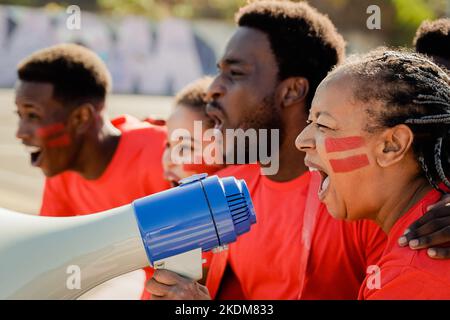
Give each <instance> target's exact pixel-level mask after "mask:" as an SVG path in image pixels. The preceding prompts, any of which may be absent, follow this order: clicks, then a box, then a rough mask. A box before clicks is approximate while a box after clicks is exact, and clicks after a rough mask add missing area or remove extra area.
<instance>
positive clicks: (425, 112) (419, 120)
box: [329, 48, 450, 193]
mask: <svg viewBox="0 0 450 320" xmlns="http://www.w3.org/2000/svg"><path fill="white" fill-rule="evenodd" d="M336 72H345V73H346V74H348V75H350V76H351V77H352V78H353V79H354V85H353V87H354V89H353V91H354V95H355V98H356V99H357V100H359V101H362V102H365V103H367V105H370V103H368V102H374V101H376V102H381V106H382V108H381V111H375V110H371V109H368V110H367V113H368V115H369V117H372V118H375V119H373V120H374V121H369V122H370V125H368V127H367V130H368V131H371V130H376V129H379V128H385V127H393V126H396V125H398V124H407V125H408V126H409V127H410V129H411V131H412V132H413V134H414V141H413V144H412V148H413V151H414V153H415V155H416V159H417V161H418V163H419V165H420V167H421V168H422V171H423V174H424V176H425V177H426V178H427V180H428V181H429V183H430V184H431V185H432V186H433V187H434V188H435V189H437V190H439V191H440V192H442V193H448V190H445V189H444V188H443V187H442V186H443V185H444V186H445V187H446V188H448V189H449V190H450V181H449V179H448V178H447V177H449V176H450V159H449V156H450V152H449V151H450V76H449V73H448V72H447V71H446V70H444V69H442V68H440V67H439V66H438V65H436V64H435V63H433V62H432V61H431V60H429V59H428V58H427V57H426V56H423V55H421V54H418V53H412V52H408V51H405V50H397V51H393V50H389V49H386V48H379V49H377V50H374V51H372V52H370V53H368V54H366V55H362V56H353V57H351V58H349V59H348V60H347V61H346V62H345V63H344V64H343V65H341V66H339V67H337V68H336V69H335V70H333V71H332V72H331V73H330V75H329V76H332V74H333V73H336Z"/></svg>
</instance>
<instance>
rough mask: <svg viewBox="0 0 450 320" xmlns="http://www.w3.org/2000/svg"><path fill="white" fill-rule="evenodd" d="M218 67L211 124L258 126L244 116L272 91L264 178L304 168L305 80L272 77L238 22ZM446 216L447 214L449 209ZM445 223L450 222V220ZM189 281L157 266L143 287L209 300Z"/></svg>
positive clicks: (282, 177) (266, 59)
mask: <svg viewBox="0 0 450 320" xmlns="http://www.w3.org/2000/svg"><path fill="white" fill-rule="evenodd" d="M218 67H219V74H218V75H217V76H216V78H215V80H214V82H213V83H212V84H211V86H210V88H209V92H208V98H209V99H210V100H211V101H212V102H211V103H210V104H209V105H208V107H207V112H208V115H209V116H211V117H212V118H213V119H214V120H215V123H216V128H219V129H220V130H221V131H222V132H225V129H227V128H231V129H235V128H243V129H245V128H256V129H258V127H257V126H256V127H255V126H251V125H253V124H252V123H251V122H250V121H249V120H248V119H251V118H252V117H253V118H255V117H256V116H257V113H258V112H260V111H261V106H262V105H264V103H265V97H267V93H269V92H273V93H274V94H273V96H274V99H273V102H274V106H272V107H273V108H272V110H271V112H275V111H278V112H279V114H280V119H281V123H282V126H283V129H284V135H283V139H282V141H280V152H279V160H280V167H279V168H280V169H279V171H278V173H277V174H275V175H268V176H267V178H269V179H271V180H274V181H281V182H282V181H289V180H292V179H295V178H297V177H298V176H300V175H302V174H303V173H305V172H306V170H307V168H306V166H305V165H304V161H303V159H304V154H302V153H301V152H300V151H299V150H298V149H296V147H295V139H296V137H297V136H298V134H299V133H300V132H301V131H302V130H303V129H304V128H305V126H306V120H307V115H306V114H307V113H306V96H307V94H308V90H309V85H308V80H307V79H305V78H302V77H293V78H288V79H285V80H283V81H277V80H276V78H277V77H276V75H277V74H278V65H277V63H276V60H275V56H274V55H273V53H272V50H271V47H270V42H269V39H268V37H267V36H266V35H265V34H264V33H262V32H260V31H258V30H255V29H250V28H244V27H239V28H238V29H237V31H236V32H235V33H234V35H233V37H232V38H231V40H230V41H229V43H228V45H227V47H226V49H225V54H224V56H223V57H222V59H221V60H220V61H219V63H218ZM272 116H274V115H273V114H272ZM261 118H262V119H260V121H258V122H262V123H263V122H264V121H263V120H264V119H263V118H264V117H261ZM263 170H264V168H263ZM446 215H447V216H448V217H449V219H450V210H447V213H446ZM446 222H447V226H449V225H450V221H448V220H446ZM439 239H441V240H442V237H441V238H438V240H439ZM194 283H195V281H192V280H190V279H187V278H183V277H181V276H178V275H176V274H174V273H173V272H170V271H162V270H157V271H156V272H155V274H154V276H153V278H152V279H150V280H149V281H148V282H147V284H146V289H147V290H148V291H149V292H150V293H152V295H156V297H153V298H154V299H167V300H171V299H194V300H199V299H209V298H210V297H209V294H208V291H207V289H206V288H205V287H203V286H200V285H198V284H194Z"/></svg>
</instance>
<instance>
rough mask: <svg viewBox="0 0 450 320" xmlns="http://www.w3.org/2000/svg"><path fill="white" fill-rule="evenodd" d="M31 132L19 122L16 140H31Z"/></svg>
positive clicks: (21, 121)
mask: <svg viewBox="0 0 450 320" xmlns="http://www.w3.org/2000/svg"><path fill="white" fill-rule="evenodd" d="M31 136H32V134H31V130H30V128H29V126H28V125H26V124H25V123H24V122H23V120H19V126H18V128H17V131H16V138H17V139H20V140H29V139H30V138H31Z"/></svg>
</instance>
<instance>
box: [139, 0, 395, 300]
mask: <svg viewBox="0 0 450 320" xmlns="http://www.w3.org/2000/svg"><path fill="white" fill-rule="evenodd" d="M237 23H238V26H239V27H238V29H237V31H236V32H235V33H234V35H233V37H232V38H231V40H230V41H229V43H228V45H227V47H226V49H225V53H224V55H223V57H222V59H221V60H220V62H219V64H218V67H219V74H218V75H217V76H216V78H215V80H214V82H213V83H212V85H211V87H210V89H209V94H208V95H209V99H210V100H211V102H210V104H209V106H208V114H209V115H210V116H211V117H212V118H213V119H215V122H216V128H218V129H220V130H221V131H225V130H226V129H237V128H241V129H249V128H253V129H271V128H278V129H279V130H280V150H279V152H278V155H279V164H280V165H279V170H278V172H277V173H276V174H274V175H265V173H266V167H265V166H261V165H259V164H254V165H251V164H250V165H241V166H231V167H229V168H226V169H224V170H222V171H221V172H220V174H219V175H221V176H229V175H232V176H235V177H236V178H239V179H245V181H246V182H247V185H248V187H249V190H250V193H251V196H252V199H253V202H254V206H255V210H256V213H257V218H258V222H257V224H256V225H255V226H254V227H253V228H252V231H251V232H249V233H248V234H245V235H243V236H242V237H240V238H239V240H238V241H237V242H236V243H233V244H232V245H230V247H229V250H227V251H224V252H221V253H220V254H216V255H215V256H214V258H213V260H212V263H211V267H210V272H209V274H208V279H207V288H208V290H209V294H210V296H211V297H212V298H218V299H228V298H231V299H241V298H244V299H356V298H357V297H358V291H359V288H360V285H361V283H362V282H363V280H364V278H365V276H366V270H367V267H368V266H370V265H373V264H375V263H376V262H377V261H378V258H379V257H380V255H381V253H382V251H383V248H384V245H385V241H386V236H385V235H384V234H383V232H382V231H381V229H379V228H378V227H377V226H375V225H374V224H373V223H371V222H368V221H362V222H356V223H348V222H342V221H338V220H334V219H333V218H332V217H331V216H330V215H329V214H328V213H327V212H326V210H325V208H324V206H322V205H321V204H320V203H319V200H318V196H317V191H318V189H319V188H323V186H321V182H322V181H321V179H317V175H312V174H311V173H310V172H308V170H307V168H306V167H305V166H304V163H303V155H301V154H300V153H299V151H298V150H297V149H296V148H295V139H296V137H297V135H298V134H299V133H300V132H301V131H302V129H303V128H304V127H305V126H306V120H307V113H308V111H309V107H310V104H311V101H312V98H313V95H314V92H315V89H316V88H317V86H318V84H319V83H320V81H321V80H322V79H323V78H324V77H325V76H326V75H327V73H328V72H329V71H330V70H331V69H332V68H333V66H334V65H336V64H337V63H339V62H340V61H342V59H343V58H344V41H343V39H342V37H341V36H340V35H339V34H338V33H337V31H336V29H335V27H334V26H333V24H332V23H331V21H330V20H329V19H328V18H327V17H326V16H324V15H322V14H320V13H319V12H317V11H316V10H315V9H313V8H311V7H310V6H309V5H308V4H306V3H291V2H282V1H261V2H255V3H252V4H250V5H247V6H245V7H244V8H241V10H240V11H239V13H238V15H237ZM258 143H261V142H258ZM225 145H226V146H227V149H228V151H230V146H229V143H228V142H227V141H225ZM247 147H248V148H249V149H251V148H257V146H256V145H248V146H247ZM248 151H249V150H247V152H248ZM272 152H276V150H272ZM147 290H149V291H150V292H151V293H152V294H153V298H154V299H208V298H210V296H209V295H208V290H206V288H204V287H202V286H200V285H199V284H198V283H196V282H193V281H190V280H187V279H184V278H182V277H179V276H178V275H176V274H174V273H171V272H168V271H164V270H157V272H156V273H155V275H154V277H153V279H151V280H150V281H149V282H148V283H147Z"/></svg>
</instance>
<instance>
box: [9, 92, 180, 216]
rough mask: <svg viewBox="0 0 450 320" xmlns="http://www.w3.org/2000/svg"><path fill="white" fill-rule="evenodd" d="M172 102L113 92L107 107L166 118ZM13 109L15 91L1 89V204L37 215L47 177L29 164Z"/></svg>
mask: <svg viewBox="0 0 450 320" xmlns="http://www.w3.org/2000/svg"><path fill="white" fill-rule="evenodd" d="M170 103H171V99H170V98H168V97H149V96H126V95H114V96H111V98H110V100H109V102H108V108H109V114H110V116H116V115H120V114H123V113H128V114H130V115H133V116H136V117H140V118H141V117H145V116H148V115H153V116H155V117H156V116H157V117H166V116H167V114H168V112H169V110H170ZM14 111H15V105H14V92H13V91H12V90H5V89H0V207H3V208H7V209H11V210H15V211H19V212H24V213H30V214H36V213H37V212H38V210H39V205H40V200H41V190H42V185H43V181H44V179H43V175H42V173H41V172H40V170H39V169H36V168H33V167H31V166H30V164H29V156H28V153H26V152H25V150H24V148H23V146H22V145H21V143H20V141H19V140H17V139H16V138H15V130H16V125H17V116H16V115H15V113H14Z"/></svg>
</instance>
